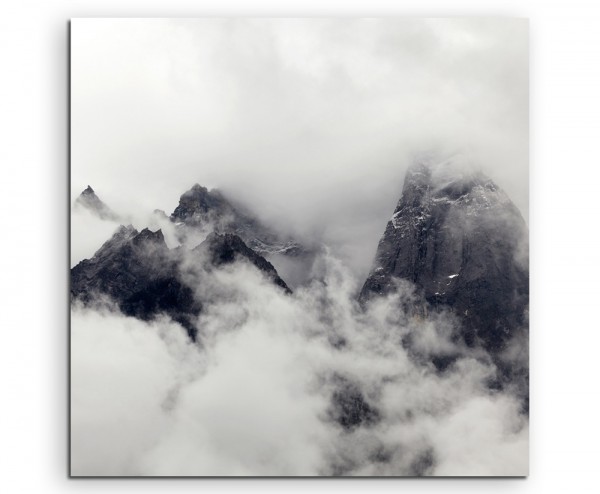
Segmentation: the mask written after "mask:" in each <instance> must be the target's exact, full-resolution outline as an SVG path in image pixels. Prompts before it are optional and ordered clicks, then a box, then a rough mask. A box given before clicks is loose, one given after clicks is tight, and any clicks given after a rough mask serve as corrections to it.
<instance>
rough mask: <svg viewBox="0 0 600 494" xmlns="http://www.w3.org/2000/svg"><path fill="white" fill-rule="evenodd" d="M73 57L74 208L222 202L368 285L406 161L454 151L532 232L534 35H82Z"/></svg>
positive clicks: (116, 22)
mask: <svg viewBox="0 0 600 494" xmlns="http://www.w3.org/2000/svg"><path fill="white" fill-rule="evenodd" d="M71 49H72V59H71V71H72V72H71V73H72V86H71V90H72V107H71V111H72V191H71V194H72V197H73V198H74V197H75V196H76V195H77V194H79V193H80V192H81V190H83V188H85V186H86V185H88V184H90V185H92V186H93V187H94V188H95V189H96V191H97V192H98V194H99V195H100V196H101V197H102V198H103V199H104V200H105V202H107V203H108V204H109V205H110V206H111V207H113V208H114V209H116V210H121V211H132V210H136V211H152V210H153V209H155V208H160V209H164V210H165V211H167V213H170V212H171V211H172V210H173V209H174V207H175V206H176V205H177V201H178V198H179V195H180V194H181V193H182V192H183V191H185V190H187V189H188V188H189V187H190V186H191V185H193V184H194V183H196V182H198V183H201V184H203V185H206V186H208V187H219V188H221V189H223V190H224V191H225V192H227V193H230V194H231V195H233V196H234V197H236V198H238V199H239V200H241V201H242V202H246V203H248V204H250V205H251V206H252V207H253V208H254V209H255V210H256V212H257V213H259V214H260V215H261V216H262V217H263V218H265V219H266V220H268V221H270V222H273V223H275V224H279V225H280V226H285V227H287V228H289V229H290V230H295V231H297V232H298V233H302V234H308V233H311V234H316V235H317V236H319V237H320V238H323V239H325V240H326V241H327V242H329V243H331V244H332V245H334V246H338V251H339V254H340V255H341V256H342V257H344V258H346V259H347V260H349V262H350V264H352V265H353V266H354V267H355V268H357V270H358V271H359V272H364V270H365V269H367V268H368V265H369V264H370V262H371V260H372V255H373V253H374V251H375V248H376V245H377V241H378V239H379V237H380V235H381V233H382V231H383V228H384V226H385V223H386V222H387V220H388V219H389V216H390V215H391V213H392V211H393V209H394V206H395V204H396V202H397V200H398V198H399V196H400V192H401V185H402V178H403V175H404V171H405V169H406V167H407V165H408V164H409V162H410V157H411V155H412V154H413V153H415V152H422V151H428V150H431V149H436V150H442V151H444V152H445V151H454V150H458V149H460V150H463V151H465V152H466V153H467V154H468V155H469V157H470V158H471V159H472V160H473V161H475V162H477V163H478V164H480V165H481V166H482V167H483V168H484V170H485V171H486V172H487V173H488V174H489V175H490V176H491V177H492V178H493V179H495V180H496V181H497V183H498V184H499V185H500V186H502V187H503V188H504V189H505V190H506V191H507V192H508V194H509V195H510V196H511V198H512V199H513V201H514V202H515V203H516V204H517V206H518V207H519V208H520V209H521V211H522V212H523V215H524V216H525V217H527V215H528V186H529V185H528V25H527V21H526V20H521V19H508V18H506V19H501V18H495V19H491V18H490V19H485V18H471V19H430V20H422V19H410V18H388V19H383V20H372V19H361V20H358V19H293V20H291V19H271V20H268V19H267V20H265V19H203V20H187V19H185V20H183V19H180V20H149V19H143V20H122V19H86V20H75V21H73V23H72V36H71Z"/></svg>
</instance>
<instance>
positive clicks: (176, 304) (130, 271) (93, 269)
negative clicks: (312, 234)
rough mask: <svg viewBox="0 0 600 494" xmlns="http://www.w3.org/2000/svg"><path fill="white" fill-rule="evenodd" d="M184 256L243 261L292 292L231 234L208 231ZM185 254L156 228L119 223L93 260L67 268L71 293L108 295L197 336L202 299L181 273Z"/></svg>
mask: <svg viewBox="0 0 600 494" xmlns="http://www.w3.org/2000/svg"><path fill="white" fill-rule="evenodd" d="M187 255H188V256H189V258H191V260H192V262H196V261H195V260H197V265H198V267H200V266H204V263H205V262H206V259H207V258H208V259H209V263H210V264H211V265H212V266H213V267H217V266H219V265H221V264H225V263H231V262H233V261H235V260H242V261H247V262H249V263H251V264H252V265H254V266H255V267H256V268H258V269H259V270H260V271H262V272H263V273H264V274H265V275H266V276H267V277H268V278H269V279H271V280H272V281H273V283H275V284H276V285H278V286H280V287H281V288H282V289H284V290H285V291H286V292H287V293H290V290H289V288H288V287H287V285H286V284H285V282H284V281H283V280H282V279H281V278H280V277H279V275H278V274H277V271H276V270H275V268H273V266H272V265H271V264H270V263H269V262H268V261H266V260H265V259H264V258H263V257H261V256H259V255H258V254H256V253H255V252H253V251H252V250H251V249H249V248H248V247H247V246H246V245H245V244H244V242H243V241H242V240H241V239H240V238H239V237H237V236H235V235H231V234H228V235H218V234H211V236H209V238H208V239H207V240H206V241H205V242H204V243H202V244H201V245H199V246H198V247H197V248H196V249H194V250H193V251H191V252H188V254H187ZM183 256H184V252H183V250H182V248H177V249H172V250H170V249H169V248H168V247H167V245H166V243H165V240H164V237H163V234H162V232H161V231H160V230H157V231H156V232H152V231H150V230H148V229H147V228H146V229H144V230H142V231H141V232H138V231H137V230H136V229H135V228H133V227H132V226H127V227H125V226H121V227H119V229H118V230H117V231H116V232H115V234H114V235H113V236H112V238H111V239H110V240H108V241H107V242H106V243H105V244H104V245H103V246H102V247H101V248H100V249H99V250H98V251H97V252H96V254H95V255H94V257H93V258H92V259H86V260H84V261H82V262H80V263H79V264H78V265H77V266H75V267H74V268H73V269H72V270H71V298H72V300H80V301H82V302H83V303H91V302H92V301H94V300H97V299H98V297H99V296H100V297H101V296H107V297H108V298H109V299H111V300H113V301H114V302H115V303H116V304H117V305H118V307H119V308H120V310H121V311H122V312H123V313H124V314H126V315H129V316H133V317H137V318H139V319H142V320H151V319H153V318H154V317H156V316H157V315H159V314H166V315H168V316H169V317H171V318H172V319H173V320H174V321H176V322H178V323H180V324H181V325H182V326H183V327H184V328H185V329H186V330H187V332H188V334H189V336H190V337H191V338H192V339H195V337H196V332H197V330H196V327H195V325H194V321H195V319H196V317H197V316H198V315H199V314H200V312H201V310H202V301H200V300H198V299H197V297H196V296H195V291H194V286H191V285H190V281H186V280H191V279H196V278H191V277H186V276H184V274H185V273H184V271H185V269H186V268H185V263H183V262H182V261H183ZM200 282H201V280H200Z"/></svg>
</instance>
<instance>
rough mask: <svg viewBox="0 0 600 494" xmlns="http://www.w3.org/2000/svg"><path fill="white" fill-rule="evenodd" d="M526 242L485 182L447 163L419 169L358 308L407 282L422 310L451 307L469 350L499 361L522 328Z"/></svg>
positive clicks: (515, 216)
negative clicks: (400, 281) (484, 352)
mask: <svg viewBox="0 0 600 494" xmlns="http://www.w3.org/2000/svg"><path fill="white" fill-rule="evenodd" d="M527 236H528V233H527V226H526V224H525V221H524V220H523V218H522V216H521V214H520V213H519V211H518V209H517V208H516V207H515V205H514V204H513V203H512V202H511V201H510V199H509V198H508V196H507V195H506V194H505V193H504V191H502V190H501V189H500V188H499V187H498V186H497V185H496V184H494V182H492V181H491V180H490V179H489V178H487V177H486V176H485V175H483V174H481V173H478V172H465V171H463V170H461V169H460V168H459V167H457V166H455V165H454V164H453V163H452V162H445V163H439V164H431V163H419V164H416V165H414V166H412V167H411V168H410V169H409V170H408V172H407V174H406V178H405V182H404V187H403V191H402V196H401V198H400V201H399V202H398V205H397V207H396V209H395V210H394V214H393V216H392V218H391V219H390V221H389V222H388V224H387V227H386V229H385V232H384V234H383V237H382V238H381V240H380V242H379V246H378V248H377V253H376V257H375V262H374V265H373V268H372V270H371V272H370V274H369V276H368V278H367V280H366V282H365V284H364V286H363V288H362V290H361V293H360V300H361V302H363V303H365V302H367V301H368V300H369V299H371V298H372V297H374V296H378V295H386V294H388V293H390V292H391V291H393V290H394V289H395V286H396V285H395V283H394V279H396V278H400V279H405V280H408V281H411V282H413V283H414V284H415V285H416V287H417V289H418V291H419V292H420V294H421V295H422V299H423V303H424V305H423V307H424V310H428V309H430V308H432V307H433V308H435V307H441V306H448V307H449V308H451V309H452V311H453V312H455V313H456V314H457V315H458V316H459V317H460V319H461V320H462V323H463V338H464V340H465V342H466V343H467V344H468V345H470V346H474V345H476V344H481V345H482V346H483V347H484V348H485V349H486V350H488V351H489V352H490V353H492V354H497V353H499V352H501V351H502V350H503V349H504V348H505V347H506V345H507V343H508V341H509V340H510V339H511V337H512V336H513V335H515V334H516V332H519V331H522V330H523V329H524V328H525V327H526V326H527V311H528V305H529V274H528V265H527V264H528V259H527V249H528V247H527Z"/></svg>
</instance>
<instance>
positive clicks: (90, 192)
mask: <svg viewBox="0 0 600 494" xmlns="http://www.w3.org/2000/svg"><path fill="white" fill-rule="evenodd" d="M75 207H80V208H84V209H87V210H88V211H90V212H92V213H93V214H95V215H96V216H98V217H100V218H102V219H103V220H112V221H117V220H118V219H119V216H118V215H117V214H116V213H115V212H113V211H112V210H111V209H110V208H109V207H108V206H107V205H106V204H104V203H103V202H102V201H101V200H100V198H99V197H98V196H97V195H96V193H95V192H94V189H92V188H91V187H90V186H89V185H88V186H87V188H86V189H85V190H84V191H83V192H82V193H81V194H80V195H79V197H78V198H77V199H75Z"/></svg>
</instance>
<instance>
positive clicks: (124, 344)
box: [71, 254, 528, 476]
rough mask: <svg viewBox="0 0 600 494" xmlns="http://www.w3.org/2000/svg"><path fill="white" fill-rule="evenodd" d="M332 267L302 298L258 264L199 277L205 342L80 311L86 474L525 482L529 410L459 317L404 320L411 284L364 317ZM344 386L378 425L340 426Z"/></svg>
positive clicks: (169, 327) (77, 362)
mask: <svg viewBox="0 0 600 494" xmlns="http://www.w3.org/2000/svg"><path fill="white" fill-rule="evenodd" d="M196 266H197V263H196ZM196 269H199V268H196ZM318 269H319V273H320V276H319V279H318V280H315V281H314V282H313V283H312V285H310V286H308V287H305V288H302V289H300V290H297V291H296V292H295V293H294V294H293V295H286V294H285V293H284V292H283V291H281V290H280V289H279V288H278V287H276V286H275V285H273V284H272V283H270V282H269V281H268V280H267V279H265V278H263V275H262V273H261V272H260V271H258V270H257V269H256V268H254V267H253V266H251V265H249V264H246V263H244V262H236V263H234V264H232V265H227V266H225V267H222V268H219V269H216V270H214V269H213V270H210V271H209V272H206V271H202V272H200V271H199V272H198V276H200V275H201V276H202V282H201V283H198V284H197V285H196V286H197V287H198V288H197V296H198V297H199V298H201V299H202V300H203V301H204V309H203V311H202V313H201V314H200V316H199V317H198V320H197V322H196V324H197V328H198V335H199V336H198V341H197V343H192V341H191V340H189V338H188V337H187V333H186V332H185V330H184V329H183V328H182V327H180V326H178V325H177V324H175V323H173V322H172V321H170V320H169V319H168V318H158V319H156V320H154V321H151V322H143V321H140V320H137V319H134V318H130V317H125V316H124V315H123V314H121V313H120V312H119V311H118V309H116V308H111V306H110V304H109V303H108V304H107V301H105V300H98V303H97V304H96V305H93V304H92V305H88V307H83V306H80V305H77V304H76V305H74V306H73V312H72V341H71V356H72V357H71V373H72V376H73V379H72V389H71V394H72V429H71V437H72V451H71V453H72V454H71V458H72V465H71V467H72V473H73V474H74V475H158V476H161V475H184V476H186V475H192V476H198V475H210V476H215V475H234V476H235V475H240V476H248V475H264V476H271V475H274V476H287V475H291V476H297V475H302V476H313V475H526V474H527V465H528V459H527V455H528V439H527V437H528V420H527V416H526V415H525V414H523V412H522V410H521V405H520V402H519V398H518V396H517V394H516V393H515V392H514V390H512V389H510V387H507V388H505V389H504V390H503V391H499V390H492V389H490V388H489V386H488V385H487V383H488V381H489V379H490V378H491V377H493V376H494V375H495V373H496V372H497V369H496V368H495V366H494V365H493V363H492V362H491V360H490V359H489V357H487V356H486V354H485V353H484V352H482V351H481V350H475V349H471V348H467V347H466V346H464V345H463V344H460V343H457V342H456V341H453V339H452V338H451V335H452V332H453V331H454V330H456V329H457V328H456V324H457V321H456V320H455V319H454V318H453V317H452V316H451V315H450V314H446V313H444V312H441V313H437V314H435V315H432V316H431V317H428V318H426V319H423V318H419V317H414V316H412V315H411V314H410V313H409V312H406V311H403V310H402V307H404V306H405V305H406V302H407V301H410V300H411V298H412V297H413V293H412V290H411V286H410V284H406V285H404V286H401V287H400V290H399V291H398V292H397V293H396V294H395V295H393V296H390V297H388V298H385V299H380V300H377V301H375V302H373V303H372V304H371V305H370V306H369V307H368V309H367V310H366V311H363V310H360V309H359V307H358V305H357V303H356V302H355V301H354V299H353V296H352V294H353V293H354V292H355V290H356V284H357V283H358V281H357V280H356V279H355V278H354V277H353V276H352V274H351V272H350V271H349V270H348V269H347V268H346V267H345V266H344V265H343V264H342V263H341V262H340V261H339V260H338V259H336V258H334V257H332V256H331V255H330V254H326V255H324V256H323V257H321V258H320V266H319V268H318ZM191 275H192V276H193V272H192V274H191ZM207 294H212V296H207ZM408 339H410V341H411V345H410V347H407V346H406V345H405V344H404V342H406V341H407V340H408ZM340 342H343V343H341V344H340ZM446 354H452V355H459V358H458V359H457V360H456V361H455V363H454V364H452V366H450V367H449V368H448V369H445V370H443V371H439V370H438V369H436V368H435V366H433V365H432V364H431V357H432V356H434V355H437V356H440V355H446ZM344 383H352V386H354V387H356V388H357V389H360V391H361V393H362V394H363V395H364V397H365V399H366V400H367V402H368V403H369V404H370V406H372V407H373V410H375V411H376V412H375V417H376V418H375V420H373V422H372V423H365V424H358V425H356V426H352V427H342V426H341V425H340V422H339V420H336V415H335V413H334V410H333V409H332V407H333V404H334V401H332V397H333V396H335V392H336V390H338V389H339V388H340V385H344Z"/></svg>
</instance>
